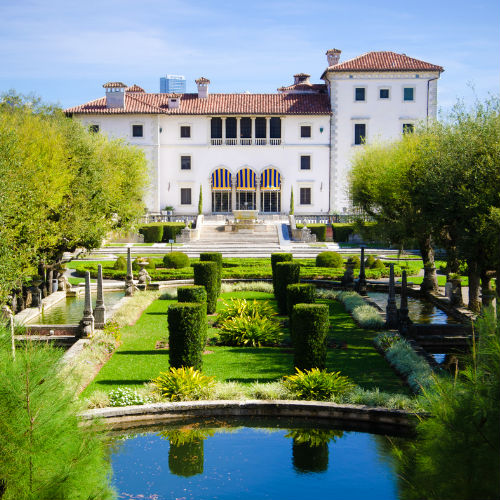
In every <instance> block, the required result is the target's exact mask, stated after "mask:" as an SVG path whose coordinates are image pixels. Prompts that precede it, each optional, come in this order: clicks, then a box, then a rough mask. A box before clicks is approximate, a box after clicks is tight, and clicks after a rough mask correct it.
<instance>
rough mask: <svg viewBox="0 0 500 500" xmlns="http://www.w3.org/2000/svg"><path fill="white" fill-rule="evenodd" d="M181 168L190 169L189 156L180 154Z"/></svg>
mask: <svg viewBox="0 0 500 500" xmlns="http://www.w3.org/2000/svg"><path fill="white" fill-rule="evenodd" d="M181 170H191V157H190V156H181Z"/></svg>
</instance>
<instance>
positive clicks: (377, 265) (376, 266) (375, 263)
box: [370, 259, 385, 269]
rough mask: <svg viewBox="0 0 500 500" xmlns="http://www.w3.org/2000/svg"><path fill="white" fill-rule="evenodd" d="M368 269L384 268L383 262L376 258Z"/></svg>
mask: <svg viewBox="0 0 500 500" xmlns="http://www.w3.org/2000/svg"><path fill="white" fill-rule="evenodd" d="M370 269H385V264H384V263H383V262H382V261H381V260H380V259H376V260H375V262H374V263H373V265H372V266H370Z"/></svg>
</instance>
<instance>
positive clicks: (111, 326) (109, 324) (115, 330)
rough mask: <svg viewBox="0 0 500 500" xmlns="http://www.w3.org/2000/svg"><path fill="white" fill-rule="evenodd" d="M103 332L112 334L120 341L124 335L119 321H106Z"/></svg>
mask: <svg viewBox="0 0 500 500" xmlns="http://www.w3.org/2000/svg"><path fill="white" fill-rule="evenodd" d="M102 332H103V333H104V334H105V335H111V336H112V337H113V338H114V339H115V340H116V341H117V342H119V341H120V339H121V337H122V332H121V329H120V325H119V324H118V322H117V321H113V320H108V321H106V323H104V326H103V327H102Z"/></svg>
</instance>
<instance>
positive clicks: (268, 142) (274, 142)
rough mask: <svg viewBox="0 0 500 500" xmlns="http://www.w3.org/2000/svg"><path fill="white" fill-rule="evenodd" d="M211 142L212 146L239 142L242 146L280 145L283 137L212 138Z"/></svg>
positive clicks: (231, 144)
mask: <svg viewBox="0 0 500 500" xmlns="http://www.w3.org/2000/svg"><path fill="white" fill-rule="evenodd" d="M210 144H211V145H212V146H223V145H225V146H237V145H238V144H239V145H240V146H252V145H253V146H267V145H269V146H280V145H281V138H279V139H265V138H262V139H260V138H259V139H251V138H250V137H249V138H244V139H240V140H239V141H238V139H214V138H212V139H210Z"/></svg>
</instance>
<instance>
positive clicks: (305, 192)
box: [300, 188, 311, 205]
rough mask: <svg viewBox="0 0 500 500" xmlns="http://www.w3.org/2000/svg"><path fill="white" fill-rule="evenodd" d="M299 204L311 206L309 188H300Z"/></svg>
mask: <svg viewBox="0 0 500 500" xmlns="http://www.w3.org/2000/svg"><path fill="white" fill-rule="evenodd" d="M300 204H301V205H310V204H311V188H300Z"/></svg>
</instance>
